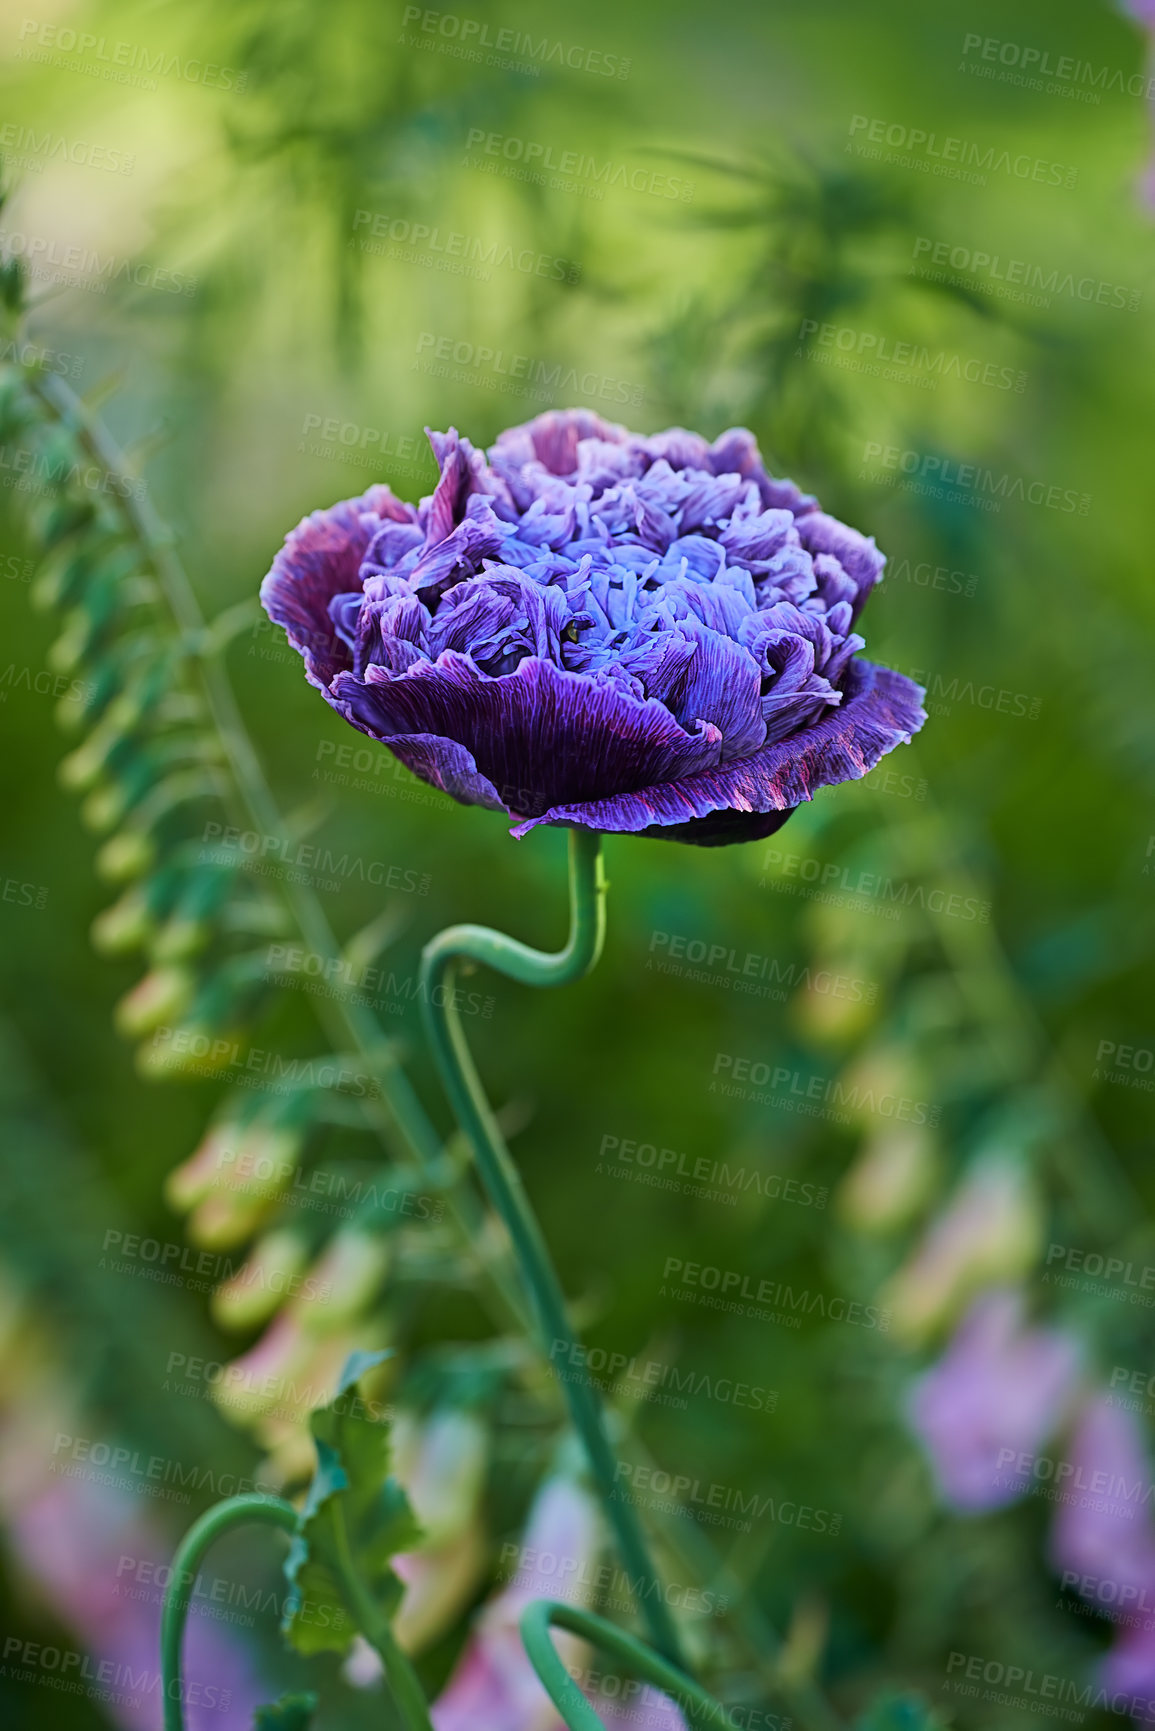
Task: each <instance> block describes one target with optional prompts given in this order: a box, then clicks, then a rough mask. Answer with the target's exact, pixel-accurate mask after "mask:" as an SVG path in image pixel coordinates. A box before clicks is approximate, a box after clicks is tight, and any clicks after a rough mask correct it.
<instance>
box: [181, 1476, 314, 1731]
mask: <svg viewBox="0 0 1155 1731" xmlns="http://www.w3.org/2000/svg"><path fill="white" fill-rule="evenodd" d="M254 1521H256V1522H261V1523H262V1524H264V1525H265V1526H271V1527H279V1528H280V1530H281V1531H282V1532H283V1533H295V1532H296V1530H297V1511H296V1509H295V1508H294V1507H293V1505H292V1503H287V1502H285V1501H284V1500H283V1498H281V1497H266V1496H260V1495H251V1496H243V1497H230V1498H229V1500H228V1501H227V1502H224V1503H217V1505H216V1507H215V1508H211V1509H209V1510H208V1511H207V1513H205V1514H203V1515H202V1516H201V1517H200V1519H199V1520H198V1521H194V1522H193V1524H192V1526H191V1527H190V1528H189V1530H188V1532H187V1533H186V1534H185V1536H184V1538H183V1539H182V1540H181V1542H180V1545H179V1547H178V1548H177V1553H176V1556H175V1557H174V1558H173V1563H172V1575H171V1577H170V1579H169V1583H168V1586H167V1587H166V1588H165V1594H164V1605H163V1607H162V1610H161V1615H160V1675H161V1687H162V1688H163V1690H164V1731H185V1722H184V1677H183V1674H182V1668H181V1651H182V1648H183V1646H184V1631H185V1624H186V1622H187V1621H188V1609H189V1604H190V1603H191V1601H192V1589H193V1583H194V1582H195V1580H196V1577H197V1571H198V1569H199V1568H200V1566H201V1564H202V1562H203V1561H204V1559H205V1554H206V1552H207V1551H208V1549H209V1547H210V1546H211V1545H214V1544H215V1543H216V1541H217V1540H218V1539H219V1538H221V1537H222V1536H223V1535H224V1534H225V1533H227V1532H229V1531H230V1530H231V1529H232V1528H233V1527H240V1526H245V1525H248V1524H249V1523H251V1522H254Z"/></svg>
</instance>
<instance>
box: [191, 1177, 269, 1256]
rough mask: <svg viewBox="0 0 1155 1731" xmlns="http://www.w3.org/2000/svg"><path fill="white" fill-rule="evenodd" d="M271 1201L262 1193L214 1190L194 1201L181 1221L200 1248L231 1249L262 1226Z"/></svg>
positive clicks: (246, 1239) (242, 1242)
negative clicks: (183, 1220) (251, 1193)
mask: <svg viewBox="0 0 1155 1731" xmlns="http://www.w3.org/2000/svg"><path fill="white" fill-rule="evenodd" d="M273 1207H274V1204H273V1203H272V1202H270V1201H269V1200H268V1199H267V1198H266V1197H264V1196H238V1195H236V1194H235V1193H233V1192H230V1191H227V1190H218V1191H214V1193H213V1194H212V1195H211V1196H206V1197H205V1198H204V1200H203V1201H202V1202H198V1203H197V1205H196V1207H195V1208H194V1209H193V1211H192V1213H191V1214H190V1215H189V1217H188V1220H187V1222H186V1223H185V1231H186V1232H187V1233H188V1236H189V1238H190V1239H191V1240H192V1242H193V1243H194V1244H199V1245H200V1246H201V1248H202V1249H203V1250H233V1249H235V1248H236V1246H238V1245H240V1244H246V1243H247V1242H248V1240H249V1239H250V1238H251V1237H252V1236H253V1233H254V1232H256V1231H257V1229H258V1228H259V1227H261V1226H263V1225H264V1223H265V1221H266V1220H267V1219H268V1217H269V1215H270V1214H271V1212H272V1210H273Z"/></svg>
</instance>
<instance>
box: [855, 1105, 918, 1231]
mask: <svg viewBox="0 0 1155 1731" xmlns="http://www.w3.org/2000/svg"><path fill="white" fill-rule="evenodd" d="M936 1167H937V1159H936V1155H935V1147H934V1141H933V1138H932V1137H931V1135H930V1133H929V1132H928V1131H927V1129H926V1126H925V1125H923V1124H913V1123H911V1124H892V1123H886V1124H882V1125H879V1127H878V1128H877V1129H876V1130H875V1131H874V1133H873V1134H872V1135H871V1136H870V1137H868V1139H867V1141H866V1143H865V1145H864V1146H863V1149H862V1152H861V1153H860V1154H859V1156H858V1159H857V1160H856V1161H855V1163H854V1165H853V1166H852V1167H851V1168H850V1171H849V1172H848V1173H847V1174H846V1177H845V1178H844V1179H843V1181H842V1183H841V1185H840V1186H839V1189H838V1196H837V1207H838V1211H839V1213H840V1214H841V1216H842V1218H843V1219H844V1220H845V1221H846V1222H847V1224H848V1225H850V1226H855V1227H857V1228H858V1230H859V1231H860V1232H894V1231H896V1230H897V1229H898V1228H899V1227H900V1226H905V1225H906V1224H907V1223H908V1221H910V1220H912V1219H913V1218H914V1216H915V1215H916V1214H917V1213H918V1211H919V1209H920V1208H921V1207H922V1206H923V1205H924V1203H926V1202H927V1201H928V1200H929V1198H930V1195H931V1191H932V1189H933V1185H934V1178H935V1171H936Z"/></svg>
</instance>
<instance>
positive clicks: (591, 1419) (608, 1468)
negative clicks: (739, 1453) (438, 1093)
mask: <svg viewBox="0 0 1155 1731" xmlns="http://www.w3.org/2000/svg"><path fill="white" fill-rule="evenodd" d="M569 884H570V934H569V940H568V942H567V943H566V946H565V948H564V949H562V950H558V951H557V952H556V953H555V954H549V953H547V952H545V951H542V950H534V949H530V948H529V946H528V945H527V944H521V943H518V942H517V941H516V939H514V938H508V937H506V936H505V935H504V933H502V932H495V931H492V930H490V928H489V927H488V926H449V927H447V928H446V930H445V931H443V932H439V933H438V935H437V937H435V938H433V939H432V941H431V942H430V943H428V944H427V945H426V946H425V949H424V951H423V953H422V958H421V984H422V988H423V990H422V1008H423V1011H424V1014H425V1025H426V1031H427V1033H428V1036H429V1043H430V1046H431V1047H432V1049H433V1054H434V1057H435V1058H436V1060H437V1065H438V1068H439V1070H440V1072H441V1079H442V1081H443V1082H444V1084H445V1091H446V1093H447V1094H448V1096H449V1101H450V1104H451V1106H452V1107H453V1111H454V1113H455V1115H456V1117H457V1121H458V1123H459V1124H460V1125H461V1128H462V1130H463V1131H464V1132H465V1134H466V1136H467V1137H468V1139H469V1142H470V1144H471V1146H472V1148H473V1152H474V1155H475V1157H476V1159H477V1169H478V1172H479V1173H480V1176H481V1181H482V1183H483V1185H484V1186H485V1190H486V1193H487V1194H488V1196H489V1200H490V1202H491V1203H492V1204H493V1206H494V1208H495V1209H496V1210H497V1212H498V1214H500V1216H501V1218H502V1220H503V1221H504V1223H505V1226H506V1229H507V1231H508V1232H509V1235H510V1238H511V1239H512V1241H513V1247H514V1252H515V1255H516V1258H517V1263H518V1266H519V1268H520V1270H521V1276H522V1281H523V1283H524V1285H525V1288H526V1291H527V1292H528V1294H529V1298H530V1302H531V1304H532V1306H533V1311H534V1319H535V1321H536V1323H537V1329H538V1336H539V1340H540V1344H541V1346H542V1348H543V1350H544V1352H545V1355H546V1357H547V1358H549V1359H550V1360H551V1362H552V1361H553V1360H554V1359H555V1357H556V1355H557V1353H558V1352H559V1350H561V1349H562V1348H563V1347H564V1349H565V1350H564V1353H563V1357H565V1358H568V1357H569V1354H570V1349H571V1348H572V1347H574V1346H575V1345H576V1344H577V1342H576V1337H575V1335H574V1331H573V1329H572V1328H571V1326H570V1322H569V1318H568V1316H567V1314H566V1305H565V1298H564V1296H563V1293H562V1289H561V1283H560V1282H559V1280H558V1277H557V1273H556V1271H555V1270H554V1266H553V1263H552V1261H551V1259H550V1254H549V1250H548V1249H547V1247H546V1243H545V1239H544V1237H543V1236H542V1231H541V1227H540V1226H539V1225H538V1222H537V1218H536V1216H535V1215H534V1212H533V1209H532V1207H531V1206H530V1202H529V1198H528V1196H527V1195H526V1193H525V1187H524V1185H523V1184H522V1181H521V1174H520V1173H519V1172H518V1170H517V1167H516V1166H515V1165H514V1162H513V1159H512V1157H511V1155H510V1153H509V1150H508V1148H507V1147H506V1146H505V1142H504V1139H503V1137H502V1134H501V1131H500V1129H499V1128H498V1125H497V1120H496V1119H495V1118H494V1115H493V1112H492V1110H491V1108H490V1106H489V1102H488V1101H487V1100H486V1098H485V1092H484V1090H483V1088H482V1086H481V1081H480V1079H479V1077H478V1074H477V1070H476V1068H475V1066H474V1063H473V1059H472V1058H471V1057H470V1053H469V1047H468V1045H467V1043H466V1039H465V1034H464V1032H463V1030H462V1026H461V1020H460V1017H459V1016H458V1014H457V1011H456V1009H455V1008H454V992H453V981H454V975H455V972H456V967H457V962H458V959H459V958H462V957H464V958H467V959H468V960H470V961H476V962H486V963H487V964H488V965H489V966H490V967H491V968H496V969H497V971H498V972H499V973H502V974H505V975H507V976H508V977H509V978H510V979H513V980H519V981H521V983H522V984H523V985H527V986H561V985H565V984H566V983H567V982H568V981H570V980H579V979H581V977H582V975H583V974H587V973H588V972H589V970H590V969H591V968H592V967H593V965H594V963H595V962H596V961H597V959H598V956H599V955H600V954H601V948H602V941H603V939H604V937H605V891H606V882H605V871H604V866H603V862H602V854H601V837H600V836H599V835H597V834H596V833H594V832H592V831H590V830H586V829H573V830H571V831H570V838H569ZM562 1389H563V1392H564V1394H565V1397H566V1400H567V1402H568V1404H569V1410H570V1416H571V1417H572V1419H573V1423H574V1427H575V1429H576V1430H577V1432H578V1434H579V1436H580V1437H581V1439H582V1442H583V1443H584V1445H585V1449H586V1454H587V1456H588V1457H589V1464H590V1470H591V1472H592V1475H593V1479H594V1482H595V1484H596V1486H597V1488H598V1491H599V1493H600V1495H601V1498H602V1502H603V1504H604V1506H605V1510H606V1516H607V1518H608V1520H609V1523H610V1526H611V1528H612V1529H613V1531H614V1534H615V1536H616V1538H617V1542H618V1547H619V1549H620V1551H621V1556H622V1561H623V1563H624V1564H625V1567H626V1571H627V1573H628V1574H629V1575H630V1576H631V1577H632V1578H633V1585H634V1589H635V1597H636V1598H637V1600H638V1603H639V1607H640V1609H641V1612H642V1615H643V1617H644V1618H645V1620H646V1623H647V1626H648V1628H649V1631H650V1636H651V1639H652V1640H653V1642H654V1645H655V1646H656V1647H658V1648H659V1649H660V1651H661V1652H663V1653H665V1654H666V1655H667V1657H668V1658H670V1659H672V1660H676V1661H679V1662H680V1659H681V1650H680V1647H679V1643H678V1635H677V1630H676V1628H675V1626H674V1620H673V1618H672V1617H671V1615H670V1612H669V1608H668V1606H667V1604H666V1600H665V1598H664V1596H663V1593H662V1586H661V1582H660V1581H659V1579H658V1575H657V1571H656V1569H655V1568H654V1565H653V1563H652V1561H651V1560H650V1555H649V1551H648V1549H647V1546H646V1541H645V1538H644V1536H643V1534H642V1528H641V1523H640V1522H639V1521H638V1519H637V1516H636V1515H635V1513H634V1510H633V1508H632V1506H631V1505H630V1504H629V1503H626V1502H622V1501H621V1500H619V1499H618V1498H616V1497H615V1495H614V1483H615V1480H614V1468H615V1465H616V1462H615V1459H614V1454H613V1450H612V1449H611V1447H610V1442H609V1438H608V1436H607V1434H606V1428H605V1421H604V1419H603V1416H602V1410H601V1405H600V1402H599V1400H598V1397H597V1394H596V1393H595V1391H594V1389H593V1387H592V1386H591V1385H590V1384H589V1383H588V1382H583V1381H581V1380H574V1381H573V1382H569V1381H567V1382H563V1384H562Z"/></svg>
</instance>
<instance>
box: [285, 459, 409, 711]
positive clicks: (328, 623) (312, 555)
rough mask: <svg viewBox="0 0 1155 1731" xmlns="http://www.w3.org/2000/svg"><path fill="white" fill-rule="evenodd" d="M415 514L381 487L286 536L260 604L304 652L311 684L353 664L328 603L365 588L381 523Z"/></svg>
mask: <svg viewBox="0 0 1155 1731" xmlns="http://www.w3.org/2000/svg"><path fill="white" fill-rule="evenodd" d="M416 516H417V513H416V511H415V510H414V509H413V506H412V505H406V504H404V503H403V502H402V501H401V500H400V499H397V498H395V497H394V495H393V493H392V491H391V489H390V488H388V487H386V486H382V485H377V486H373V487H370V488H369V490H368V492H367V493H363V494H362V495H361V497H360V498H359V499H343V500H342V501H341V503H340V504H339V505H331V506H330V507H329V509H328V510H327V511H314V512H313V513H312V515H311V516H309V517H305V518H303V519H302V520H301V522H300V523H299V524H298V525H297V527H296V528H295V529H294V530H293V531H292V533H291V534H290V535H289V536H288V537H287V539H286V541H285V545H284V546H283V547H282V548H281V550H280V552H279V553H278V554H277V556H276V558H275V559H274V560H273V566H272V569H271V571H270V572H269V574H268V576H267V577H266V578H265V580H264V582H263V583H262V584H261V605H262V606H263V607H264V609H265V612H266V613H267V614H268V615H269V618H270V619H273V620H275V621H276V623H277V624H278V625H283V626H284V628H285V633H286V635H287V637H288V639H289V642H290V643H291V644H292V645H293V648H294V649H297V650H299V651H300V653H301V655H302V657H303V658H304V662H305V673H306V676H307V678H308V679H309V681H310V683H311V684H313V685H316V686H319V687H320V688H321V689H322V690H324V689H325V688H326V687H327V686H328V685H329V684H330V683H331V682H332V680H333V678H334V676H335V675H336V674H337V673H339V672H340V671H341V669H342V668H346V667H351V666H352V665H353V657H352V653H351V651H350V649H349V647H348V645H347V644H346V643H344V642H343V641H342V640H341V637H340V635H339V633H338V631H337V628H336V626H335V625H334V623H333V621H332V619H331V618H330V617H329V603H330V602H331V601H332V600H333V598H334V596H336V595H340V594H342V593H343V592H349V591H352V590H354V589H360V588H361V586H362V585H361V581H360V575H359V573H360V567H361V561H362V559H363V558H364V557H365V553H366V550H367V549H368V547H369V545H370V543H371V542H372V541H373V539H374V537H375V536H376V535H377V533H378V531H379V530H380V529H381V527H382V524H383V523H386V522H393V523H413V522H414V521H415V520H416Z"/></svg>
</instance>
